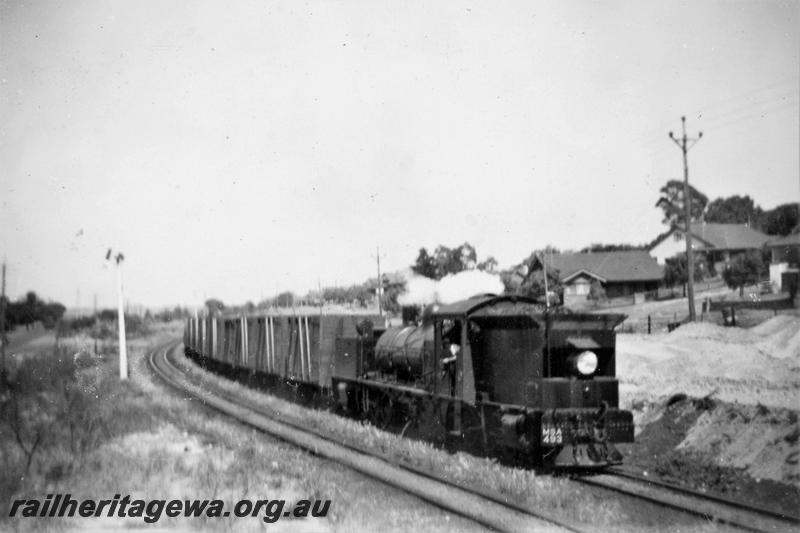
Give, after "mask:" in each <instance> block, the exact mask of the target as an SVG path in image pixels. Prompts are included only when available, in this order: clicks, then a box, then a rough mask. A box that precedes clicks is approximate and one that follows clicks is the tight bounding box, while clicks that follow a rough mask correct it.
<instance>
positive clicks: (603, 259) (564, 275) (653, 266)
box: [547, 250, 664, 282]
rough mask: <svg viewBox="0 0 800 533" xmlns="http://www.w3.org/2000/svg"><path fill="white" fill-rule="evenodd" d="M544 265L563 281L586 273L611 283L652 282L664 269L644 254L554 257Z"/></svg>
mask: <svg viewBox="0 0 800 533" xmlns="http://www.w3.org/2000/svg"><path fill="white" fill-rule="evenodd" d="M547 264H548V267H550V268H555V269H557V270H558V272H559V277H560V278H561V279H562V280H563V281H567V280H569V279H572V278H573V277H575V276H576V275H579V274H581V273H585V274H587V275H589V276H592V277H595V278H598V279H601V280H604V281H610V282H621V281H652V280H660V279H662V278H663V277H664V267H662V266H660V265H659V264H658V263H657V262H656V260H655V259H654V258H653V257H652V256H651V255H650V254H649V253H647V251H646V250H625V251H619V252H592V253H575V254H555V255H552V256H548V257H547Z"/></svg>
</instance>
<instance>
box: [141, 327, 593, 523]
mask: <svg viewBox="0 0 800 533" xmlns="http://www.w3.org/2000/svg"><path fill="white" fill-rule="evenodd" d="M179 346H180V343H179V342H177V343H171V344H169V345H166V346H163V347H161V348H158V349H156V350H153V351H152V352H151V354H150V358H149V362H150V366H151V368H152V369H153V370H154V372H155V373H156V374H157V375H158V376H159V377H160V378H161V379H162V380H164V381H165V382H167V383H168V384H170V385H171V386H173V387H175V388H177V389H179V390H180V391H183V392H187V393H189V394H190V395H191V396H194V397H195V398H197V399H198V400H201V401H202V402H203V403H204V404H206V405H208V406H211V407H213V408H215V409H217V410H219V411H222V412H224V413H226V414H228V415H230V416H232V417H234V418H236V419H237V420H239V421H240V422H243V423H245V424H247V425H250V426H252V427H254V428H256V429H259V430H261V431H264V432H265V433H268V434H270V435H272V436H274V437H277V438H280V439H281V440H284V441H286V442H289V443H291V444H293V445H296V446H299V447H301V448H304V449H306V450H308V451H310V452H311V453H314V454H315V455H319V456H322V457H325V458H327V459H329V460H332V461H335V462H337V463H339V464H342V465H344V466H345V467H347V468H350V469H352V470H356V471H358V472H360V473H362V474H365V475H367V476H369V477H372V478H374V479H377V480H379V481H381V482H384V483H386V484H388V485H390V486H393V487H397V488H399V489H402V490H404V491H406V492H408V493H410V494H413V495H414V496H417V497H419V498H421V499H423V500H425V501H427V502H428V503H431V504H432V505H434V506H436V507H439V508H441V509H443V510H446V511H448V512H451V513H454V514H457V515H459V516H462V517H464V518H467V519H469V520H472V521H475V522H477V523H480V524H482V525H484V526H486V527H488V528H491V529H493V530H497V531H587V530H586V529H585V528H581V527H579V526H577V525H575V524H570V523H568V522H567V521H565V520H561V519H556V518H554V517H545V516H542V514H540V513H535V512H532V511H531V510H529V509H525V508H523V507H520V506H516V505H513V504H509V503H507V502H505V501H503V500H501V499H500V498H497V497H494V498H492V497H490V496H489V495H487V494H484V493H481V492H480V491H475V490H471V489H468V488H465V487H460V486H456V485H454V484H451V483H448V482H446V481H443V480H441V479H438V478H435V477H432V476H430V475H427V474H425V473H423V472H419V471H415V470H413V469H411V468H407V467H404V466H401V465H398V464H393V463H391V462H389V461H386V460H385V459H383V458H381V457H378V456H376V455H374V454H371V453H367V452H365V451H363V450H359V449H356V448H354V447H352V446H349V445H346V444H343V443H341V442H337V441H336V440H334V439H331V438H328V437H325V436H323V435H320V434H318V433H316V432H313V431H311V430H309V429H307V428H303V427H300V426H299V425H295V424H293V423H291V422H287V421H286V420H278V419H277V418H275V417H274V414H273V413H269V412H266V411H265V410H263V409H258V408H257V407H256V406H252V405H248V403H247V402H246V401H243V400H241V399H239V398H234V397H232V396H230V395H228V394H225V393H224V392H221V391H217V390H210V389H209V388H208V386H207V384H206V386H205V387H200V386H199V385H198V383H196V382H194V381H195V380H192V379H191V377H189V376H187V375H186V374H185V373H183V372H182V371H181V370H180V369H178V368H176V367H175V366H174V365H173V364H172V363H171V362H170V361H169V357H168V353H169V352H170V351H174V350H175V349H176V348H177V347H179Z"/></svg>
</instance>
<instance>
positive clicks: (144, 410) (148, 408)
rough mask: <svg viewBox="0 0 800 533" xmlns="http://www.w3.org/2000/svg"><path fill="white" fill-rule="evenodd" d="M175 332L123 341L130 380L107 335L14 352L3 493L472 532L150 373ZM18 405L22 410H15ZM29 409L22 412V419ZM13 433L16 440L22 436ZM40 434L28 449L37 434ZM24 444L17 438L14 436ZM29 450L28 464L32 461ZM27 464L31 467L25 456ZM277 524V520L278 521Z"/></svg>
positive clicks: (195, 523)
mask: <svg viewBox="0 0 800 533" xmlns="http://www.w3.org/2000/svg"><path fill="white" fill-rule="evenodd" d="M179 335H180V329H178V328H176V327H169V326H154V327H153V330H152V332H151V335H150V336H149V337H141V338H138V339H134V340H132V341H129V343H128V352H129V359H130V362H131V365H130V366H131V368H130V380H128V381H126V382H120V381H119V379H118V378H117V372H118V370H117V362H116V350H115V345H114V344H113V343H111V342H110V343H107V344H105V345H104V347H105V348H104V349H103V347H101V349H100V350H98V351H100V352H101V354H100V355H98V354H94V353H92V352H91V351H90V350H89V348H90V347H91V346H92V345H93V340H92V339H91V338H90V337H89V336H88V335H86V334H85V333H83V332H78V333H77V334H76V335H74V336H72V337H68V338H62V339H61V340H60V347H59V348H57V349H55V348H52V347H49V348H47V349H46V350H44V351H43V352H42V353H40V354H37V355H28V356H26V357H25V358H22V359H19V360H15V361H14V365H15V366H14V368H13V370H12V372H11V378H12V384H13V389H12V390H11V391H9V393H7V394H3V396H2V406H3V419H2V420H0V472H2V475H0V497H2V501H4V502H8V504H7V505H9V507H8V508H6V509H9V508H10V504H11V502H13V501H14V500H15V499H20V498H22V499H27V498H39V499H44V497H45V495H46V494H52V493H69V494H71V495H72V497H73V498H75V499H83V498H95V499H101V498H112V497H113V495H114V494H122V495H125V494H130V495H131V497H132V498H142V499H152V498H158V499H167V500H169V499H173V498H175V499H186V498H199V499H222V500H223V501H225V502H226V503H228V504H229V505H231V504H233V503H235V502H236V501H238V500H239V499H242V498H250V499H253V500H258V499H284V500H286V501H287V502H288V503H289V504H291V503H292V502H294V501H296V500H299V499H313V498H319V499H331V500H332V504H331V508H330V512H329V514H328V516H327V517H326V518H324V519H323V518H316V519H311V518H309V519H303V520H300V519H281V520H280V521H279V522H278V523H276V524H271V525H269V526H268V527H270V528H271V529H276V528H277V530H286V529H291V530H293V531H294V530H300V531H303V530H307V531H362V530H387V531H408V530H411V529H417V528H420V529H422V530H437V531H473V530H476V526H475V524H473V523H471V522H467V521H464V520H461V519H458V518H455V517H448V516H446V515H444V514H443V513H441V512H440V511H438V510H436V509H433V508H431V507H430V506H427V505H423V504H420V502H419V501H418V500H416V499H415V498H412V497H410V496H408V495H406V494H403V493H399V494H398V492H397V491H396V490H393V489H390V488H388V487H385V486H383V485H380V484H379V483H376V482H374V481H371V480H368V479H365V478H363V477H362V476H358V475H357V474H354V473H353V472H351V471H349V470H346V469H344V468H342V467H339V466H338V465H335V464H332V463H329V462H327V461H324V460H321V459H319V458H317V457H314V456H312V455H310V454H308V453H305V452H303V451H300V450H298V449H296V448H293V447H290V446H288V445H285V444H283V443H280V442H277V441H275V440H273V439H270V438H268V437H266V436H264V435H263V434H261V433H258V432H256V431H254V430H252V429H250V428H247V427H245V426H242V425H240V424H237V423H233V422H229V421H228V420H227V419H225V418H224V417H220V416H219V415H218V414H217V413H215V412H213V411H210V410H208V409H206V408H203V407H202V406H199V405H197V404H196V403H195V402H191V401H187V400H186V399H185V398H182V397H181V396H180V395H177V394H175V393H173V392H172V391H170V390H167V389H166V388H165V387H164V386H162V385H161V384H159V383H157V382H155V380H154V378H153V377H152V376H151V375H150V372H149V370H148V369H147V367H146V362H145V357H144V356H145V354H146V353H147V352H148V350H149V349H150V348H151V347H154V346H156V345H159V344H161V343H163V342H165V341H166V340H168V339H173V338H175V337H177V336H179ZM16 413H19V415H20V416H17V415H16ZM23 415H24V416H23ZM17 436H19V439H17ZM37 441H38V443H37V444H36V446H35V447H34V446H33V443H36V442H37ZM20 442H21V444H20ZM29 458H30V461H28V459H29ZM28 463H29V464H28ZM7 514H8V511H7V510H6V512H4V513H2V515H0V530H3V531H6V530H16V531H50V530H64V529H83V528H87V527H88V528H93V529H112V528H129V527H136V528H138V527H141V526H142V525H143V523H142V519H141V518H125V519H123V518H107V517H101V518H91V519H89V518H63V519H57V518H54V519H49V518H48V519H32V518H19V517H17V518H8V516H7ZM281 524H283V525H281ZM159 526H160V527H164V528H175V527H177V528H186V527H190V528H191V529H200V530H213V531H218V530H221V531H251V530H252V531H263V529H264V527H265V524H264V522H263V521H262V520H261V519H260V518H259V517H255V518H252V517H251V518H233V517H230V518H219V519H215V518H167V517H165V516H164V517H162V518H161V520H160V521H159Z"/></svg>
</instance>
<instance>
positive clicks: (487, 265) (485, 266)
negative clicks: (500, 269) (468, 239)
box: [477, 255, 497, 274]
mask: <svg viewBox="0 0 800 533" xmlns="http://www.w3.org/2000/svg"><path fill="white" fill-rule="evenodd" d="M477 268H478V270H483V271H484V272H488V273H490V274H494V273H495V272H497V259H495V258H494V257H492V256H491V255H490V256H489V257H487V258H486V259H485V260H483V261H481V262H480V263H478V266H477Z"/></svg>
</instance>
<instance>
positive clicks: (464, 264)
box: [411, 242, 497, 279]
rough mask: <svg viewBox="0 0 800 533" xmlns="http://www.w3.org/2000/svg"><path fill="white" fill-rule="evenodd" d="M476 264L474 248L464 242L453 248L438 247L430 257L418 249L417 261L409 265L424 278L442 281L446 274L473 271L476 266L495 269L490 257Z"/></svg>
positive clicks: (476, 257) (425, 251) (492, 259)
mask: <svg viewBox="0 0 800 533" xmlns="http://www.w3.org/2000/svg"><path fill="white" fill-rule="evenodd" d="M477 263H478V254H477V252H476V251H475V247H474V246H472V245H471V244H470V243H468V242H465V243H464V244H462V245H460V246H457V247H455V248H449V247H447V246H444V245H439V246H437V247H436V250H434V252H433V255H430V254H429V253H428V251H427V250H426V249H425V248H420V250H419V254H418V255H417V260H416V261H415V262H414V264H413V265H411V270H413V271H414V273H415V274H418V275H420V276H425V277H426V278H431V279H442V278H443V277H445V276H447V275H448V274H457V273H459V272H463V271H464V270H473V269H474V268H476V266H478V267H480V266H483V267H485V268H492V269H494V268H496V267H497V261H496V260H494V258H492V257H489V258H487V259H486V261H484V262H482V263H481V264H480V265H478V264H477Z"/></svg>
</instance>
